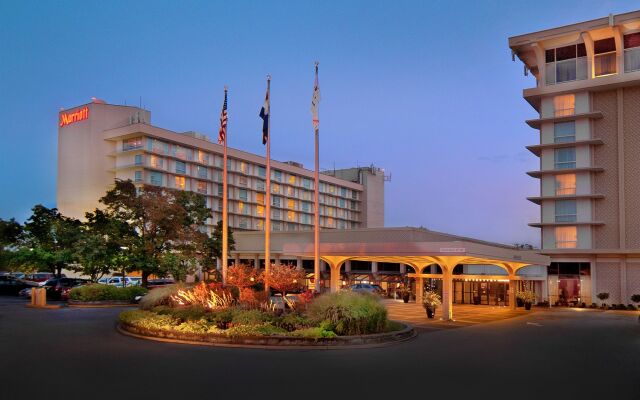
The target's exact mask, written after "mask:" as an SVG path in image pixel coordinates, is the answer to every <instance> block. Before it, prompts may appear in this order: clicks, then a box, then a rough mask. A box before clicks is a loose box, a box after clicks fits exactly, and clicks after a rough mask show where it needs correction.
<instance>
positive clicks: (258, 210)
mask: <svg viewBox="0 0 640 400" xmlns="http://www.w3.org/2000/svg"><path fill="white" fill-rule="evenodd" d="M256 215H258V217H264V206H257V207H256Z"/></svg>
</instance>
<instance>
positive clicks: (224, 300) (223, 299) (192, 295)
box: [170, 282, 234, 310]
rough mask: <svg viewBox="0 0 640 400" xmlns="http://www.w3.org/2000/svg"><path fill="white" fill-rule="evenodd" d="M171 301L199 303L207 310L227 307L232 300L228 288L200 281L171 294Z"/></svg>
mask: <svg viewBox="0 0 640 400" xmlns="http://www.w3.org/2000/svg"><path fill="white" fill-rule="evenodd" d="M170 299H171V302H174V303H176V304H179V305H181V306H185V305H201V306H202V307H205V308H207V309H209V310H213V309H221V308H227V307H229V306H231V305H232V304H233V302H234V298H233V297H232V296H231V294H230V293H229V291H228V290H225V289H223V288H221V287H219V286H217V285H207V284H206V283H204V282H202V283H199V284H197V285H195V286H194V287H192V288H191V289H181V290H178V292H177V293H176V294H174V295H172V296H171V298H170Z"/></svg>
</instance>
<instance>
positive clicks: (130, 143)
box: [122, 137, 142, 151]
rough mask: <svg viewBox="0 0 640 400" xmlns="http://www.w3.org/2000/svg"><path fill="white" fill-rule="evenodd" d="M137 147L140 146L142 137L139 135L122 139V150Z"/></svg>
mask: <svg viewBox="0 0 640 400" xmlns="http://www.w3.org/2000/svg"><path fill="white" fill-rule="evenodd" d="M139 148H142V138H141V137H137V138H131V139H125V140H123V141H122V150H123V151H127V150H133V149H139Z"/></svg>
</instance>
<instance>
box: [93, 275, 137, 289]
mask: <svg viewBox="0 0 640 400" xmlns="http://www.w3.org/2000/svg"><path fill="white" fill-rule="evenodd" d="M122 281H123V279H122V277H121V276H112V277H110V278H100V279H99V280H98V283H100V284H103V285H113V286H117V287H122V286H123V284H122ZM124 281H125V282H126V283H127V286H140V285H141V284H142V278H141V277H139V276H127V277H125V279H124Z"/></svg>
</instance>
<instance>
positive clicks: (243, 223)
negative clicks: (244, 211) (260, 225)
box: [238, 218, 248, 229]
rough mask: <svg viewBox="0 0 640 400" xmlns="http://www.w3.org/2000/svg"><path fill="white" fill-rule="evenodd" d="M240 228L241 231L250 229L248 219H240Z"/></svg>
mask: <svg viewBox="0 0 640 400" xmlns="http://www.w3.org/2000/svg"><path fill="white" fill-rule="evenodd" d="M238 227H239V228H240V229H248V224H247V219H246V218H240V223H239V224H238Z"/></svg>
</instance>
